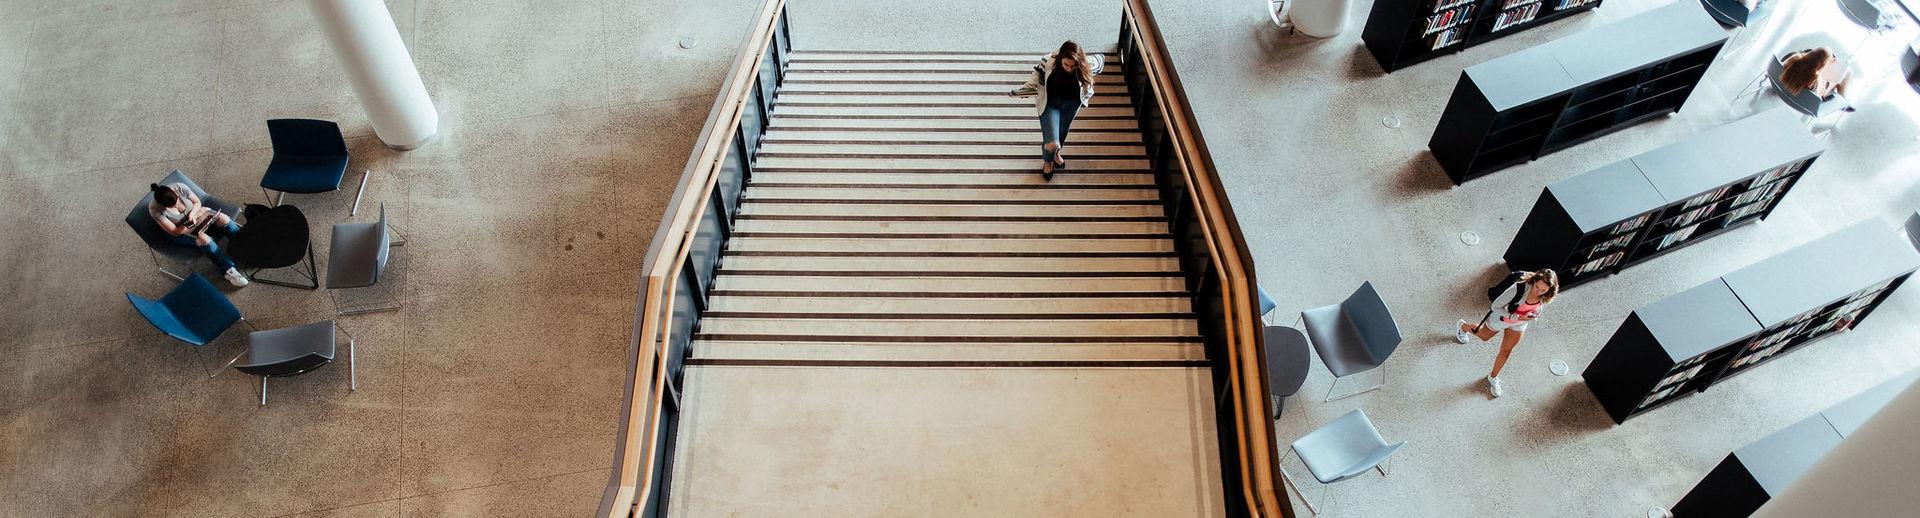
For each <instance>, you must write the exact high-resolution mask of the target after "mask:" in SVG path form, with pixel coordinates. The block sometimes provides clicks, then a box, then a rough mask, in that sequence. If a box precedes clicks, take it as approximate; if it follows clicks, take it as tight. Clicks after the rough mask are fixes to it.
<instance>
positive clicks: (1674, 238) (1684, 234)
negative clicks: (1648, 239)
mask: <svg viewBox="0 0 1920 518" xmlns="http://www.w3.org/2000/svg"><path fill="white" fill-rule="evenodd" d="M1697 230H1700V225H1694V226H1691V227H1687V228H1683V229H1680V230H1675V231H1672V232H1668V233H1667V234H1666V235H1664V236H1661V237H1660V241H1659V242H1658V243H1656V244H1654V245H1653V249H1654V250H1666V249H1667V247H1670V246H1673V245H1674V244H1676V243H1679V242H1681V241H1686V240H1687V238H1689V237H1693V233H1694V231H1697Z"/></svg>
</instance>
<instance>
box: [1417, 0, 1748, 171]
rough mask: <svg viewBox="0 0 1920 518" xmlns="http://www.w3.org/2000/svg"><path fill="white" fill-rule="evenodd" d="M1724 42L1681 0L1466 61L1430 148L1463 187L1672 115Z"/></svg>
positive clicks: (1707, 20) (1691, 5)
mask: <svg viewBox="0 0 1920 518" xmlns="http://www.w3.org/2000/svg"><path fill="white" fill-rule="evenodd" d="M1726 41H1727V34H1726V31H1724V30H1722V29H1721V28H1720V24H1718V23H1715V22H1714V21H1713V18H1710V17H1708V16H1707V14H1706V12H1705V11H1702V10H1701V8H1700V6H1699V5H1698V4H1694V3H1685V2H1682V3H1676V4H1671V5H1668V6H1666V7H1661V8H1657V9H1654V10H1651V11H1648V12H1645V13H1641V14H1639V15H1635V16H1633V17H1630V18H1627V19H1624V20H1620V21H1617V22H1613V23H1609V24H1606V25H1602V26H1599V27H1595V28H1593V29H1591V30H1588V31H1585V32H1581V33H1579V34H1575V35H1572V36H1568V37H1566V38H1561V39H1558V40H1554V41H1552V42H1548V43H1546V44H1543V45H1540V46H1537V47H1533V48H1530V49H1526V50H1523V51H1520V52H1515V53H1513V54H1508V55H1506V56H1501V57H1499V58H1495V59H1492V60H1489V61H1487V62H1484V63H1481V64H1478V65H1474V66H1471V67H1467V69H1466V71H1464V72H1461V74H1460V81H1459V82H1458V83H1457V84H1456V85H1455V86H1454V89H1453V95H1452V97H1451V98H1450V99H1449V100H1448V101H1447V107H1446V110H1445V112H1443V113H1442V114H1441V116H1440V124H1439V125H1438V126H1437V127H1435V128H1434V131H1433V138H1432V139H1430V140H1429V141H1428V142H1427V147H1428V149H1430V150H1432V152H1433V157H1434V159H1436V160H1438V161H1439V162H1440V166H1441V167H1442V168H1444V169H1446V171H1447V177H1449V178H1451V179H1452V180H1453V183H1454V184H1455V185H1459V184H1461V183H1464V182H1466V181H1467V180H1471V179H1474V178H1477V177H1480V176H1482V175H1485V174H1487V173H1491V172H1493V171H1497V170H1500V169H1502V168H1506V167H1509V166H1513V165H1516V164H1520V163H1523V162H1527V161H1530V160H1533V159H1535V158H1539V157H1540V156H1542V155H1545V154H1547V153H1552V152H1554V151H1558V150H1561V149H1565V148H1567V147H1570V146H1573V145H1575V144H1579V143H1581V142H1586V141H1587V140H1591V139H1594V138H1597V137H1600V136H1601V135H1605V134H1608V133H1611V132H1613V131H1615V130H1618V129H1620V128H1625V127H1628V126H1632V125H1634V124H1638V123H1640V122H1642V121H1645V120H1648V119H1651V118H1654V117H1657V116H1661V115H1666V114H1670V113H1674V112H1678V111H1680V107H1681V106H1682V105H1684V104H1685V103H1686V100H1687V97H1688V96H1689V95H1690V94H1692V93H1693V88H1694V86H1695V85H1696V84H1698V83H1699V81H1700V78H1701V77H1702V76H1703V75H1705V74H1706V70H1707V66H1708V65H1711V64H1712V63H1713V59H1714V56H1715V55H1716V54H1718V53H1719V51H1720V47H1721V45H1723V44H1725V43H1726Z"/></svg>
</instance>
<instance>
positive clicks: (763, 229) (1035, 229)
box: [734, 220, 1168, 263]
mask: <svg viewBox="0 0 1920 518" xmlns="http://www.w3.org/2000/svg"><path fill="white" fill-rule="evenodd" d="M734 231H736V232H752V233H756V234H764V233H771V232H795V233H837V232H846V233H857V234H884V233H899V234H928V233H954V234H1034V235H1046V234H1135V235H1137V234H1166V233H1167V232H1168V229H1167V223H1166V222H1164V221H1158V222H1155V221H1101V222H1093V221H1035V222H1001V221H781V220H772V221H765V220H739V221H735V222H734ZM1050 260H1052V261H1055V262H1067V263H1077V262H1081V261H1073V260H1066V259H1050Z"/></svg>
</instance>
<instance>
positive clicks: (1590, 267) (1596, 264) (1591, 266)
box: [1573, 250, 1627, 277]
mask: <svg viewBox="0 0 1920 518" xmlns="http://www.w3.org/2000/svg"><path fill="white" fill-rule="evenodd" d="M1626 256H1627V251H1626V250H1620V251H1616V252H1614V253H1611V254H1607V256H1606V257H1602V258H1599V259H1594V260H1592V261H1587V262H1585V263H1581V264H1580V266H1577V267H1574V269H1573V275H1574V276H1575V277H1579V276H1581V275H1586V274H1589V273H1593V272H1597V271H1601V270H1605V269H1607V268H1612V267H1613V265H1616V264H1620V260H1621V259H1623V258H1625V257H1626Z"/></svg>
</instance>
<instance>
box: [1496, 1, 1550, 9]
mask: <svg viewBox="0 0 1920 518" xmlns="http://www.w3.org/2000/svg"><path fill="white" fill-rule="evenodd" d="M1536 3H1540V0H1500V8H1501V9H1512V8H1515V7H1520V6H1523V5H1527V4H1536Z"/></svg>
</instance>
